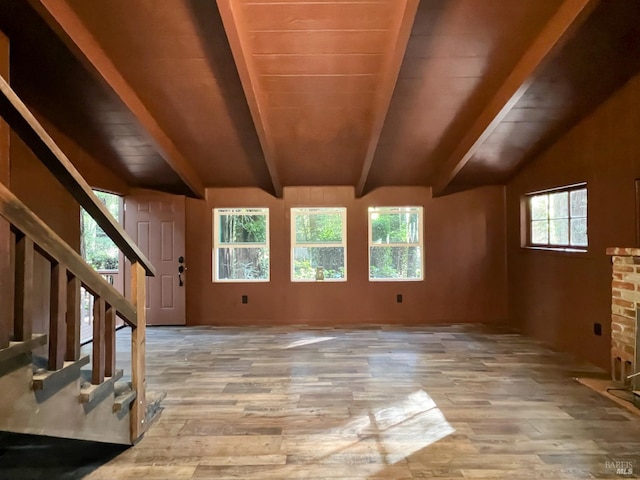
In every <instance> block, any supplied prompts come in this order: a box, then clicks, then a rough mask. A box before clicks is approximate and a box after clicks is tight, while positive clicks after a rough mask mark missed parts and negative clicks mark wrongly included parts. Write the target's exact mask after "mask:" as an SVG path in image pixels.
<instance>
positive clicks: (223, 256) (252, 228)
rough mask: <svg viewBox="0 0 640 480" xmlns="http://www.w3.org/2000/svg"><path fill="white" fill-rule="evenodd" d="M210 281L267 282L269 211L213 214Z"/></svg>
mask: <svg viewBox="0 0 640 480" xmlns="http://www.w3.org/2000/svg"><path fill="white" fill-rule="evenodd" d="M213 250H214V255H213V272H214V273H213V281H214V282H268V281H269V209H268V208H216V209H214V210H213Z"/></svg>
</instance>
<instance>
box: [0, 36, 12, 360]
mask: <svg viewBox="0 0 640 480" xmlns="http://www.w3.org/2000/svg"><path fill="white" fill-rule="evenodd" d="M0 75H1V76H2V77H3V78H4V79H5V80H7V81H8V79H9V39H8V38H7V37H6V36H5V35H4V34H3V33H2V32H0ZM9 136H10V130H9V125H7V124H6V123H5V122H4V121H2V120H1V119H0V182H2V183H4V184H5V185H9V180H10V171H9V170H10V161H9ZM12 271H13V270H12V269H11V238H10V231H9V224H8V223H7V222H6V221H4V220H0V349H1V348H4V347H6V346H8V345H9V343H8V342H9V337H10V335H11V329H12V322H11V319H12V318H13V315H12V310H13V301H12V299H13V282H12V281H11V273H10V272H12Z"/></svg>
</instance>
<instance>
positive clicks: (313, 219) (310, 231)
mask: <svg viewBox="0 0 640 480" xmlns="http://www.w3.org/2000/svg"><path fill="white" fill-rule="evenodd" d="M346 259H347V209H346V208H344V207H335V208H292V209H291V264H292V272H291V279H292V280H293V281H316V280H320V279H322V280H325V281H345V280H346V279H347V262H346Z"/></svg>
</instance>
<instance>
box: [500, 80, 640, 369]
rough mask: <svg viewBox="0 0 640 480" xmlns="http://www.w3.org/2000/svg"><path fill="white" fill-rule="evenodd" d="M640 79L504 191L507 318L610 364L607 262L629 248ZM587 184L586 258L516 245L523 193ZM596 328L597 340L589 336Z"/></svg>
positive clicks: (639, 165) (639, 159)
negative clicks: (612, 250) (615, 249)
mask: <svg viewBox="0 0 640 480" xmlns="http://www.w3.org/2000/svg"><path fill="white" fill-rule="evenodd" d="M639 129H640V76H637V77H635V78H633V79H632V80H631V81H629V82H628V83H627V84H626V85H625V86H624V87H623V88H621V89H620V90H619V91H618V92H616V93H615V94H614V95H612V96H611V97H610V98H609V99H608V100H607V101H605V102H604V103H603V104H602V105H601V106H600V107H599V108H598V109H597V110H596V111H594V113H592V114H591V115H590V116H589V117H587V118H586V119H585V120H583V121H582V122H581V123H580V124H578V125H577V126H576V127H575V128H573V129H572V130H571V131H570V132H569V133H568V134H567V135H565V136H564V137H563V138H561V139H560V140H559V141H558V142H557V143H556V144H555V145H553V146H552V147H551V148H550V149H548V150H547V151H546V152H545V153H543V154H542V155H541V156H540V157H539V158H537V159H536V160H535V161H534V162H532V163H531V164H529V166H528V167H527V168H526V169H524V170H523V171H522V172H521V173H520V174H519V175H518V176H516V177H515V178H514V179H513V180H512V181H511V182H510V183H509V184H508V186H507V225H508V265H509V273H508V278H509V292H508V293H509V318H510V319H511V321H512V322H513V324H514V325H516V326H518V327H521V328H522V329H523V331H524V332H525V333H527V334H529V335H532V336H534V337H536V338H540V339H542V340H544V341H546V342H548V343H550V344H551V345H553V346H554V347H556V348H558V349H561V350H564V351H567V352H570V353H573V354H576V355H578V356H579V357H581V358H584V359H587V360H589V361H591V362H593V363H595V364H597V365H600V366H602V367H603V368H608V365H609V349H610V338H611V331H610V324H611V305H610V303H611V260H610V258H609V257H608V256H607V255H606V254H605V249H606V248H607V247H612V246H619V247H631V246H635V242H636V238H635V231H636V212H635V193H634V180H635V179H636V178H639V177H640V141H639V140H638V131H639ZM583 181H586V182H587V188H588V235H589V249H588V252H587V253H562V252H546V251H534V250H528V249H523V248H521V246H520V245H521V243H520V242H521V240H520V221H521V220H520V202H521V198H522V195H524V194H526V193H527V192H532V191H536V190H540V189H545V188H551V187H557V186H561V185H567V184H572V183H576V182H583ZM596 322H597V323H601V324H602V328H603V333H602V336H596V335H594V333H593V324H594V323H596Z"/></svg>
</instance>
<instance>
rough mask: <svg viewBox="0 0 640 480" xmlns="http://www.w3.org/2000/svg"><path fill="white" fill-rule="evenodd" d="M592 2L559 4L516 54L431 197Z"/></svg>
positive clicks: (445, 184)
mask: <svg viewBox="0 0 640 480" xmlns="http://www.w3.org/2000/svg"><path fill="white" fill-rule="evenodd" d="M596 3H597V0H565V1H564V2H563V3H562V5H561V6H560V8H558V10H557V11H556V13H555V14H554V15H553V17H551V19H550V20H549V22H547V24H546V25H545V27H544V28H543V29H542V31H541V32H540V34H539V35H538V36H537V37H536V38H535V39H534V41H533V42H532V43H531V45H530V46H529V48H528V49H527V51H526V52H525V53H524V54H523V55H522V56H521V57H520V60H519V61H518V63H517V64H516V66H515V68H514V69H513V70H512V71H511V73H510V74H509V75H508V76H507V78H506V79H505V81H504V82H503V83H502V85H501V86H500V88H499V89H498V90H497V92H496V94H495V95H494V96H493V98H492V99H491V101H490V102H489V103H488V104H487V105H486V106H485V108H484V110H483V111H482V113H481V114H480V115H479V116H478V118H477V119H476V121H475V122H474V124H473V126H472V127H471V128H470V129H469V131H468V132H467V133H466V135H465V136H464V138H463V139H462V141H461V142H460V143H459V144H458V146H457V148H456V149H455V151H454V152H453V155H451V157H449V159H448V160H447V161H446V162H445V163H444V164H443V165H442V167H441V168H440V169H439V171H438V175H437V176H436V180H435V182H434V184H433V190H432V191H433V195H434V196H439V195H443V194H444V193H446V190H447V187H448V186H449V184H450V183H451V182H452V181H453V180H454V178H455V177H456V176H457V175H458V173H460V171H461V170H462V168H463V167H464V166H465V165H466V164H467V162H469V160H470V159H471V158H472V157H473V156H474V155H475V153H476V151H477V150H478V148H479V147H480V146H481V145H482V144H483V143H484V142H485V141H486V140H487V138H488V137H489V136H490V135H491V133H493V131H494V130H495V128H496V127H497V126H498V125H499V124H500V122H501V121H502V120H503V119H504V118H505V116H506V115H507V114H508V113H509V111H510V110H511V109H512V108H513V107H514V106H515V104H516V103H517V102H518V100H519V99H520V98H521V97H522V95H523V94H524V93H525V92H526V91H527V89H528V88H529V87H530V86H531V83H532V81H533V75H534V73H535V71H536V70H537V69H538V67H540V65H541V64H542V63H543V62H544V61H545V60H546V59H547V58H549V56H550V54H551V53H552V51H553V50H554V49H555V47H556V46H558V45H559V44H561V43H562V42H563V40H564V39H566V38H567V37H568V34H569V33H570V32H571V31H573V30H574V29H575V28H577V27H578V26H579V25H580V24H581V23H582V22H583V21H584V20H585V19H586V18H587V17H588V15H589V13H591V11H592V10H593V8H594V7H595V5H596Z"/></svg>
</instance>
